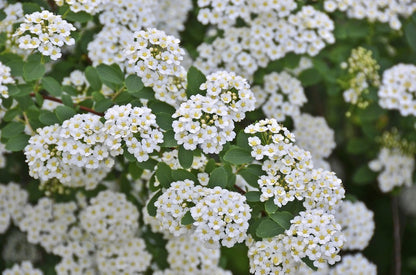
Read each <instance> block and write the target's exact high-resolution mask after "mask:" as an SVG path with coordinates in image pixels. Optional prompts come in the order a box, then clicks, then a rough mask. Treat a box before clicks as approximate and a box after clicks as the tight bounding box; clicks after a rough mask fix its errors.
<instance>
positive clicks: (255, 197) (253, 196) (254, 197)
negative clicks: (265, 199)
mask: <svg viewBox="0 0 416 275" xmlns="http://www.w3.org/2000/svg"><path fill="white" fill-rule="evenodd" d="M244 195H245V196H246V198H247V201H249V202H259V201H260V195H261V192H260V191H249V192H247V193H245V194H244Z"/></svg>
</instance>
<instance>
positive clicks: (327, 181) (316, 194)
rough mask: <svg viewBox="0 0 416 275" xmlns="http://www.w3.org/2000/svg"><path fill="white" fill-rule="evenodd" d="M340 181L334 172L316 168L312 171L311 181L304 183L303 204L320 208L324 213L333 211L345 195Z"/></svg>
mask: <svg viewBox="0 0 416 275" xmlns="http://www.w3.org/2000/svg"><path fill="white" fill-rule="evenodd" d="M344 195H345V189H344V187H343V186H342V181H341V180H340V179H339V178H337V176H336V175H335V173H334V172H329V171H325V170H323V169H317V170H315V169H314V170H313V171H312V175H311V181H310V182H309V183H308V184H307V185H306V195H305V201H304V203H303V206H304V207H305V208H306V209H316V208H318V209H322V210H324V211H325V212H326V213H334V212H335V211H336V210H337V209H338V208H339V207H340V205H343V204H342V199H343V198H344V197H345V196H344Z"/></svg>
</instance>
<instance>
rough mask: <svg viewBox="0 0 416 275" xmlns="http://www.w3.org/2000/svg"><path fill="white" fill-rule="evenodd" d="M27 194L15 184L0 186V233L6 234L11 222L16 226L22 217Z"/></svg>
mask: <svg viewBox="0 0 416 275" xmlns="http://www.w3.org/2000/svg"><path fill="white" fill-rule="evenodd" d="M27 199H28V193H27V192H26V190H24V189H22V188H20V186H19V185H18V184H16V183H13V182H11V183H9V184H8V185H3V184H0V233H4V232H6V230H7V229H8V228H9V225H10V222H11V220H13V221H14V223H15V224H16V225H17V224H18V223H19V221H20V220H21V219H22V217H23V214H24V212H23V209H24V207H25V206H26V204H27Z"/></svg>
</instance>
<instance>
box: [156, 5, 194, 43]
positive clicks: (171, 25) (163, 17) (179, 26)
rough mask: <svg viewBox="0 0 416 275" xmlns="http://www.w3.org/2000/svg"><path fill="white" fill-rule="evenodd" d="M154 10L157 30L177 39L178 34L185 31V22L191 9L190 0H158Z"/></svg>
mask: <svg viewBox="0 0 416 275" xmlns="http://www.w3.org/2000/svg"><path fill="white" fill-rule="evenodd" d="M157 2H158V3H157V8H155V9H154V13H155V17H156V20H157V28H158V29H159V30H163V31H164V32H166V33H168V34H170V35H174V36H176V37H179V32H181V31H183V30H184V29H185V26H184V24H185V21H186V19H187V18H188V13H189V11H190V10H191V9H192V8H193V6H192V0H182V1H174V0H158V1H157Z"/></svg>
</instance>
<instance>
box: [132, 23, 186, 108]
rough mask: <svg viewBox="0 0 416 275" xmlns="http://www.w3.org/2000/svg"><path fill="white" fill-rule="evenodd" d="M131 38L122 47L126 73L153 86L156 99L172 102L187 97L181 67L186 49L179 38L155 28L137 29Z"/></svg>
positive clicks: (174, 102)
mask: <svg viewBox="0 0 416 275" xmlns="http://www.w3.org/2000/svg"><path fill="white" fill-rule="evenodd" d="M133 38H134V42H133V43H130V44H129V45H128V47H127V49H126V50H125V57H126V59H127V61H128V63H129V64H130V67H131V68H128V72H129V73H135V74H137V75H138V76H139V77H140V78H141V79H142V81H143V84H144V85H145V86H147V87H152V88H153V90H154V91H155V97H156V99H159V100H161V101H165V102H167V103H169V104H172V105H176V104H178V103H179V102H182V101H184V100H186V93H185V88H186V85H187V84H186V70H185V69H184V68H183V67H182V66H181V61H182V60H183V57H184V55H185V51H184V50H183V49H182V48H181V47H179V42H180V41H179V39H177V38H175V37H173V36H171V35H166V34H165V32H163V31H160V30H157V29H154V28H148V29H147V30H146V31H144V30H142V31H137V32H135V33H134V35H133Z"/></svg>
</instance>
